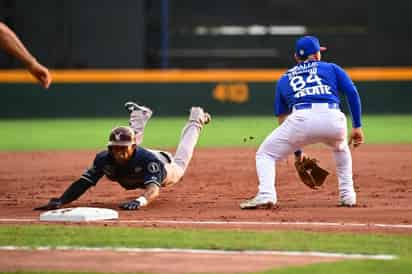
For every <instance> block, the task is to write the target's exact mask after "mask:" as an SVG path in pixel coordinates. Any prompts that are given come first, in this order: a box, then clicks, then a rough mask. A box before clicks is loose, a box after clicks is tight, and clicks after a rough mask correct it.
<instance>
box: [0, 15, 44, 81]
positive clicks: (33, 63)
mask: <svg viewBox="0 0 412 274" xmlns="http://www.w3.org/2000/svg"><path fill="white" fill-rule="evenodd" d="M0 47H1V48H2V49H3V50H5V51H6V52H7V53H9V54H11V55H13V56H14V57H15V58H17V59H18V60H20V61H21V62H22V63H23V64H24V65H25V66H26V68H27V70H28V71H29V72H30V73H31V74H32V75H33V76H34V77H35V78H36V79H37V81H38V82H39V83H40V84H41V85H42V86H43V87H44V88H48V87H49V86H50V84H51V81H52V78H51V75H50V73H49V70H48V69H47V68H46V67H44V66H43V65H41V64H40V63H39V62H37V60H36V58H34V57H33V56H32V55H31V54H30V52H29V51H28V50H27V49H26V47H25V46H24V45H23V43H22V42H21V41H20V39H19V38H18V37H17V35H16V34H15V33H14V32H13V31H12V30H11V29H10V28H9V27H7V26H6V25H5V24H4V23H2V22H0Z"/></svg>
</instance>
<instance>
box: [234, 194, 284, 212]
mask: <svg viewBox="0 0 412 274" xmlns="http://www.w3.org/2000/svg"><path fill="white" fill-rule="evenodd" d="M275 204H276V202H275V201H274V200H273V199H271V198H265V197H260V196H256V197H255V198H253V199H250V200H246V201H244V202H242V203H240V208H241V209H257V208H264V209H270V208H273V207H275Z"/></svg>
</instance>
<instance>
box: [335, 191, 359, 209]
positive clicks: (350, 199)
mask: <svg viewBox="0 0 412 274" xmlns="http://www.w3.org/2000/svg"><path fill="white" fill-rule="evenodd" d="M339 205H340V206H345V207H355V206H356V193H355V192H344V191H341V193H340V195H339Z"/></svg>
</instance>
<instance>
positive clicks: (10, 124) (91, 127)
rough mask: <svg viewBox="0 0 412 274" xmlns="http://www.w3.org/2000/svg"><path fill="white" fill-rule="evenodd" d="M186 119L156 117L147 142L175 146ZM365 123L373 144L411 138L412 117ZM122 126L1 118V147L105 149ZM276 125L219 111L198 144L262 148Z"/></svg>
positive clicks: (88, 121)
mask: <svg viewBox="0 0 412 274" xmlns="http://www.w3.org/2000/svg"><path fill="white" fill-rule="evenodd" d="M185 122H186V117H173V118H157V117H154V118H152V120H151V121H150V122H149V123H148V125H147V127H146V131H145V139H144V142H143V146H146V147H157V148H170V147H176V145H177V143H178V141H179V136H180V131H181V129H182V128H183V126H184V125H185ZM363 124H364V132H365V135H366V142H367V143H369V144H386V143H412V116H408V115H402V116H401V115H387V116H382V115H381V116H365V117H364V119H363ZM118 125H127V119H125V118H113V119H55V120H53V119H40V120H0V128H1V129H2V137H1V139H0V151H29V150H70V149H100V148H104V147H105V146H106V142H107V138H108V135H109V132H110V130H111V129H112V128H113V127H115V126H118ZM276 126H277V120H276V119H275V118H274V117H263V116H260V117H258V116H254V117H253V116H251V117H232V118H230V117H223V116H221V117H219V116H216V117H214V119H213V121H212V123H211V124H210V125H207V127H206V128H205V129H204V131H203V133H202V136H201V138H200V141H199V147H244V146H253V147H257V146H258V145H259V144H260V143H261V142H262V141H263V139H264V138H265V137H266V136H267V135H268V134H269V133H270V132H271V131H272V130H273V129H274V128H275V127H276ZM250 137H253V138H250ZM245 140H246V141H245Z"/></svg>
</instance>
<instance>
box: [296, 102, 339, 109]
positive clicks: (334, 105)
mask: <svg viewBox="0 0 412 274" xmlns="http://www.w3.org/2000/svg"><path fill="white" fill-rule="evenodd" d="M313 104H316V105H318V104H322V105H324V104H326V103H313ZM327 104H328V108H330V109H340V107H339V104H337V103H327ZM293 108H294V109H295V110H299V109H311V108H312V103H301V104H297V105H294V106H293Z"/></svg>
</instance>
